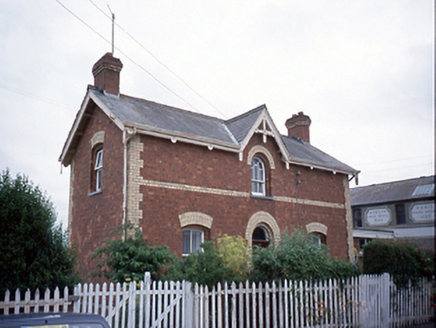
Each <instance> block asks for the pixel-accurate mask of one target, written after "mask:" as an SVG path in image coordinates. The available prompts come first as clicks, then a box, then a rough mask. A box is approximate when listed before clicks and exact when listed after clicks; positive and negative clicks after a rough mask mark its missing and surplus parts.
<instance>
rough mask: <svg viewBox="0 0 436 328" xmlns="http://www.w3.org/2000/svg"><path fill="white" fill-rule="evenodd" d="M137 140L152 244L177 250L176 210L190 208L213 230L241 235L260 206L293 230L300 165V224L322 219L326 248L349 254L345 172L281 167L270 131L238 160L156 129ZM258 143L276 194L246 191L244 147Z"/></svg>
mask: <svg viewBox="0 0 436 328" xmlns="http://www.w3.org/2000/svg"><path fill="white" fill-rule="evenodd" d="M141 143H142V145H143V151H142V152H141V158H142V161H143V166H142V168H141V170H140V175H141V177H142V179H143V180H142V181H141V182H140V192H141V193H142V196H143V199H142V201H141V202H140V203H139V208H140V209H141V210H142V215H143V216H142V218H143V219H142V223H141V227H142V229H143V235H144V237H145V238H146V239H148V240H149V242H151V243H152V244H158V245H168V246H169V247H170V248H171V250H172V251H174V252H175V253H177V254H179V255H181V252H182V227H181V224H180V220H179V216H180V215H181V214H183V213H186V212H193V211H195V212H202V213H205V214H207V215H209V216H211V217H212V218H213V224H212V227H211V229H210V236H211V238H214V237H217V236H218V235H219V234H223V233H227V234H238V235H241V236H244V237H245V233H246V229H247V224H248V221H249V219H250V218H251V217H252V216H253V215H254V214H255V213H257V212H259V211H265V212H267V213H269V214H270V215H272V216H273V217H274V219H275V220H276V222H277V223H278V225H279V227H280V229H281V230H287V231H291V230H292V229H294V228H296V227H297V211H296V208H297V204H296V199H295V198H296V192H295V187H296V186H295V180H296V172H297V171H300V173H301V174H300V175H299V179H300V180H301V181H302V183H301V184H299V186H298V188H299V190H298V196H299V201H298V212H299V219H298V221H299V222H298V223H299V226H300V227H302V228H304V227H305V226H306V224H308V223H311V222H320V223H322V224H324V225H326V226H327V227H328V231H330V232H331V233H330V234H329V233H327V244H328V245H329V247H330V249H331V254H332V255H333V256H334V257H337V258H342V259H347V258H348V249H347V236H348V234H347V225H346V221H345V213H346V211H345V208H344V205H343V204H344V202H345V199H344V186H343V175H341V174H336V175H335V174H333V173H332V172H326V171H320V170H311V169H310V168H304V167H301V166H298V167H297V166H293V165H291V166H290V168H289V169H286V166H285V164H284V163H283V162H282V161H281V159H280V154H279V152H278V147H277V145H276V143H275V141H274V140H273V139H271V138H268V141H267V143H263V142H262V138H261V136H260V135H255V136H254V137H253V138H252V140H251V141H250V143H249V145H248V146H247V148H246V150H245V151H244V157H243V160H242V161H240V160H239V155H238V154H234V153H229V152H223V151H219V150H212V151H210V150H208V149H207V148H206V147H200V146H194V145H189V144H184V143H179V142H178V143H175V144H173V143H171V141H169V140H165V139H158V138H154V137H148V136H141ZM256 145H261V146H262V147H264V148H266V149H267V150H268V152H269V153H270V154H271V155H272V159H273V161H274V164H275V169H274V170H270V172H269V185H270V188H269V192H270V196H273V197H274V199H260V198H253V197H251V196H250V192H251V167H250V165H248V164H247V155H248V153H249V151H250V149H251V148H252V147H254V146H256ZM264 162H265V163H268V161H267V160H266V159H265V160H264ZM333 232H334V233H333Z"/></svg>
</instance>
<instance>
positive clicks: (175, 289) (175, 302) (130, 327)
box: [73, 276, 192, 328]
mask: <svg viewBox="0 0 436 328" xmlns="http://www.w3.org/2000/svg"><path fill="white" fill-rule="evenodd" d="M190 286H191V284H190V283H189V282H173V281H171V282H164V283H163V282H161V281H159V282H156V281H153V282H151V280H150V277H149V276H146V279H145V281H141V283H140V285H139V286H137V285H136V283H135V282H131V283H129V284H126V283H124V284H122V285H121V284H119V283H118V284H116V285H114V284H109V288H108V285H107V284H103V285H101V286H100V285H99V284H96V285H95V286H94V285H93V284H89V285H88V284H84V285H80V284H79V285H77V286H76V287H75V291H74V295H75V296H74V300H73V302H74V305H73V311H74V312H77V313H95V314H99V315H101V316H103V317H104V318H106V320H107V321H108V323H109V324H110V326H111V327H112V328H125V327H126V328H136V327H139V328H157V327H175V328H178V327H186V323H187V322H189V321H191V319H192V318H191V317H192V315H186V313H190V314H192V304H191V303H192V302H191V301H190V299H192V292H191V288H190ZM138 287H139V288H138Z"/></svg>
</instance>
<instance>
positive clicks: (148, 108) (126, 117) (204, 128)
mask: <svg viewBox="0 0 436 328" xmlns="http://www.w3.org/2000/svg"><path fill="white" fill-rule="evenodd" d="M90 90H91V91H92V92H93V93H94V94H95V95H96V96H97V97H98V98H99V99H100V100H102V101H103V102H104V103H105V105H106V106H107V107H108V108H109V109H110V110H111V111H112V112H113V113H114V114H115V115H116V116H117V117H118V118H119V119H120V120H121V121H123V123H125V124H128V123H131V124H134V125H143V126H148V127H152V128H157V129H162V130H166V131H174V132H180V133H183V134H187V135H191V136H198V137H205V138H210V139H216V140H218V141H224V142H230V143H234V140H233V139H232V136H231V135H230V134H229V133H228V131H227V129H226V126H225V124H224V121H223V120H220V119H218V118H214V117H210V116H206V115H202V114H198V113H193V112H190V111H187V110H183V109H180V108H175V107H170V106H167V105H162V104H159V103H156V102H153V101H149V100H145V99H140V98H134V97H129V96H125V95H120V96H119V97H113V96H106V95H104V94H102V93H101V92H98V91H97V90H95V89H94V88H90Z"/></svg>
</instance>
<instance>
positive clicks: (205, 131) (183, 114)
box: [60, 86, 358, 174]
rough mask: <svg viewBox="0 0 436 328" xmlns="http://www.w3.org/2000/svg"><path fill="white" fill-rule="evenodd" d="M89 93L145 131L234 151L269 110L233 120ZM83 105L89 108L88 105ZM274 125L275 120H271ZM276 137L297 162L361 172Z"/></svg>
mask: <svg viewBox="0 0 436 328" xmlns="http://www.w3.org/2000/svg"><path fill="white" fill-rule="evenodd" d="M88 92H89V93H90V94H91V95H92V96H93V97H94V98H97V99H98V100H99V101H100V102H101V103H102V104H103V105H104V106H105V107H106V108H107V109H109V110H110V112H111V115H112V114H113V115H114V116H116V118H118V120H120V121H121V122H122V124H123V125H124V126H130V127H136V128H138V129H142V130H143V131H158V132H159V133H161V135H162V134H163V135H168V136H182V137H185V138H187V139H188V140H202V141H204V140H207V142H211V143H214V144H215V145H219V144H221V145H226V147H227V148H226V149H231V150H232V151H238V149H240V147H242V146H241V145H242V142H243V141H244V140H245V139H246V138H247V136H249V133H250V131H253V126H254V125H255V124H256V122H257V121H258V120H259V117H260V115H262V113H264V112H265V111H266V112H267V108H266V106H265V105H261V106H259V107H257V108H255V109H253V110H251V111H248V112H246V113H244V114H242V115H239V116H236V117H234V118H232V119H229V120H222V119H219V118H216V117H211V116H207V115H203V114H198V113H194V112H190V111H187V110H183V109H180V108H175V107H171V106H167V105H163V104H159V103H156V102H153V101H149V100H145V99H140V98H135V97H130V96H126V95H119V96H113V95H107V94H105V93H103V92H101V91H100V90H99V89H97V88H96V87H93V86H89V87H88ZM91 98H92V97H91ZM85 99H87V98H85ZM95 101H97V100H95ZM83 106H85V107H83V108H86V106H87V104H84V105H83ZM85 117H86V115H85ZM268 117H269V115H268ZM83 120H85V121H83V122H82V121H81V117H80V116H79V115H78V116H77V117H76V121H75V124H74V125H73V129H72V130H71V131H70V135H69V139H68V140H67V142H66V144H65V146H64V149H63V152H62V155H61V157H60V161H61V162H62V163H63V164H64V165H68V164H69V163H70V161H71V158H72V156H73V153H74V148H75V147H76V145H77V142H78V140H79V138H80V137H79V136H78V135H76V132H77V131H78V130H76V129H75V128H74V127H76V128H77V129H79V130H80V129H83V128H84V127H85V125H86V118H83ZM271 124H273V123H272V122H271ZM256 128H257V127H256ZM79 135H80V134H79ZM277 137H278V138H281V140H282V141H283V144H284V147H285V148H286V150H285V151H287V152H288V154H289V155H290V159H291V161H292V160H293V161H294V163H296V164H301V165H307V166H314V167H317V168H323V169H328V170H332V171H339V172H342V173H347V174H357V173H358V171H356V170H354V169H353V168H351V167H349V166H348V165H345V164H343V163H341V162H340V161H338V160H336V159H334V158H333V157H331V156H329V155H327V154H325V153H323V152H322V151H320V150H318V149H317V148H315V147H313V146H312V145H310V144H309V143H306V142H303V141H301V140H298V139H295V138H292V137H285V136H277ZM283 155H285V154H283Z"/></svg>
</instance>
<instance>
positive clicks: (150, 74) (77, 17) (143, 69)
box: [55, 0, 200, 113]
mask: <svg viewBox="0 0 436 328" xmlns="http://www.w3.org/2000/svg"><path fill="white" fill-rule="evenodd" d="M55 1H56V2H57V3H58V4H60V5H61V6H62V8H64V9H65V10H66V11H68V12H69V13H70V14H71V15H73V16H74V17H75V18H76V19H78V20H79V21H80V22H81V23H82V24H84V25H85V26H86V27H88V28H89V29H90V30H91V31H92V32H94V33H95V34H97V35H98V36H99V37H100V38H101V39H103V40H104V41H106V42H107V43H109V44H111V41H109V40H108V39H106V38H105V37H104V36H103V35H101V34H100V33H98V32H97V31H96V30H95V29H94V28H93V27H92V26H90V25H89V24H87V23H86V22H85V21H84V20H83V19H81V18H80V17H79V16H78V15H76V14H75V13H74V12H72V11H71V10H70V9H69V8H67V7H66V6H65V5H64V4H63V3H62V2H60V1H59V0H55ZM115 49H117V51H119V52H120V53H121V54H122V55H123V56H124V57H125V58H126V59H128V60H129V61H130V62H132V63H133V64H135V65H136V66H137V67H138V68H140V69H141V70H142V71H144V72H145V73H147V74H148V75H149V76H150V77H151V78H153V79H154V80H155V81H156V82H158V83H159V84H160V85H162V86H163V87H164V88H165V89H167V90H168V91H169V92H171V93H172V94H173V95H175V96H176V97H177V98H179V99H180V100H182V101H184V102H185V103H186V104H188V106H190V107H191V108H192V109H194V110H195V111H196V112H198V113H200V111H199V110H198V109H197V108H195V106H194V105H192V104H191V103H189V102H188V101H187V100H186V99H184V98H183V97H182V96H180V95H179V94H177V93H176V92H175V91H173V90H172V89H171V88H169V87H168V86H166V85H165V84H164V83H163V82H161V81H160V80H159V79H158V78H157V77H156V76H154V75H153V74H152V73H150V72H149V71H148V70H146V69H145V68H144V67H142V66H141V65H140V64H138V63H137V62H136V61H134V60H133V59H132V58H130V57H129V56H128V55H127V54H126V53H125V52H123V51H122V50H121V49H120V48H118V47H115Z"/></svg>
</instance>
